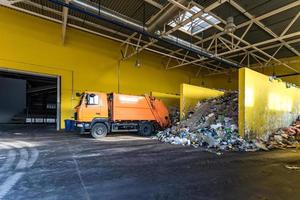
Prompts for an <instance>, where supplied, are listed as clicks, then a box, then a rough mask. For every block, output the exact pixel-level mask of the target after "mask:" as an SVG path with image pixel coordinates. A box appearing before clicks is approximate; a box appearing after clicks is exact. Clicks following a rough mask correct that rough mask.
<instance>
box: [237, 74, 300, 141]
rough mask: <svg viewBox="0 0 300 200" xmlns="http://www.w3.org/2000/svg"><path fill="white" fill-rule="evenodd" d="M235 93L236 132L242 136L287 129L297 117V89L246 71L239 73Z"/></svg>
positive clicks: (299, 95)
mask: <svg viewBox="0 0 300 200" xmlns="http://www.w3.org/2000/svg"><path fill="white" fill-rule="evenodd" d="M239 94H240V95H239V129H240V134H241V135H244V136H246V137H249V136H250V137H251V138H254V137H256V136H262V135H265V134H268V133H270V132H273V131H274V130H276V129H278V128H282V127H286V126H289V125H290V124H291V123H292V122H293V121H294V120H295V119H296V118H297V117H298V116H299V114H300V89H299V88H295V87H290V88H287V86H286V83H285V82H283V81H280V80H272V81H270V80H269V76H266V75H263V74H261V73H258V72H256V71H253V70H250V69H247V68H241V69H240V70H239Z"/></svg>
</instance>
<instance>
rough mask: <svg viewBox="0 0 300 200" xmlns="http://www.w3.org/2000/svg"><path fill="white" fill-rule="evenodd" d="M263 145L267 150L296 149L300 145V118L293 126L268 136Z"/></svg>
mask: <svg viewBox="0 0 300 200" xmlns="http://www.w3.org/2000/svg"><path fill="white" fill-rule="evenodd" d="M263 144H264V145H265V146H266V148H267V149H285V148H295V147H298V146H299V145H300V118H298V119H297V120H296V121H295V122H294V123H293V124H292V125H291V126H289V127H286V128H281V129H278V130H277V131H275V132H273V133H272V134H270V135H268V136H267V138H266V140H265V141H263Z"/></svg>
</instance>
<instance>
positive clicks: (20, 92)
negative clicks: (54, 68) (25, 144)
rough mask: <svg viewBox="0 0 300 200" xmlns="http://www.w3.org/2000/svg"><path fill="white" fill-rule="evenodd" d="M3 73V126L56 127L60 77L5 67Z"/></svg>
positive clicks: (1, 79) (0, 73) (0, 72)
mask: <svg viewBox="0 0 300 200" xmlns="http://www.w3.org/2000/svg"><path fill="white" fill-rule="evenodd" d="M0 77H1V78H0V82H1V86H2V87H1V92H0V95H1V100H2V101H1V110H2V111H3V112H2V114H1V120H0V123H1V124H2V126H5V125H8V126H9V125H11V126H14V125H24V124H26V125H29V126H35V125H44V126H45V127H48V126H52V127H54V128H55V127H56V121H57V91H58V90H57V78H50V77H44V76H37V75H33V74H28V73H27V74H26V73H25V74H24V73H23V74H22V73H16V72H12V71H4V70H3V71H0ZM57 127H59V126H58V125H57Z"/></svg>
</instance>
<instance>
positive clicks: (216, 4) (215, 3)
mask: <svg viewBox="0 0 300 200" xmlns="http://www.w3.org/2000/svg"><path fill="white" fill-rule="evenodd" d="M227 1H228V0H218V1H216V2H214V3H213V4H211V5H210V6H208V7H207V8H204V9H203V10H201V11H199V12H197V13H195V14H193V15H192V16H191V17H190V18H188V19H186V20H183V21H182V22H180V23H179V24H177V25H176V26H175V27H173V28H171V29H170V30H168V31H164V32H163V33H161V35H160V36H159V37H160V38H162V37H164V36H167V35H170V34H171V33H173V32H175V31H176V30H178V29H179V28H181V27H182V26H184V25H186V24H188V23H189V22H191V21H193V20H194V19H196V18H198V17H199V16H201V15H203V14H204V13H205V12H208V11H210V10H213V9H215V8H217V7H218V6H220V5H222V4H223V3H225V2H227ZM170 2H171V3H172V1H171V0H170ZM175 5H176V4H175ZM156 42H157V40H152V41H151V42H149V43H148V44H146V45H144V46H143V47H141V48H139V49H138V50H137V51H136V52H133V53H131V54H129V55H128V56H127V57H125V58H124V59H123V60H125V59H128V58H130V57H132V56H134V55H135V54H137V53H139V52H141V51H142V50H144V49H145V48H147V47H149V46H151V45H153V44H154V43H156Z"/></svg>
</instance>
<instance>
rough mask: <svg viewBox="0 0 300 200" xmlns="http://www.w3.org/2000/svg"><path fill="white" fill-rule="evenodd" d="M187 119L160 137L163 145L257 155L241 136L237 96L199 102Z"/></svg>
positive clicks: (248, 142)
mask: <svg viewBox="0 0 300 200" xmlns="http://www.w3.org/2000/svg"><path fill="white" fill-rule="evenodd" d="M192 113H193V114H191V115H190V116H189V117H188V119H186V120H183V121H181V122H178V123H177V125H175V126H172V127H171V128H168V129H166V130H164V131H161V132H159V133H158V134H157V136H156V138H157V139H158V140H160V141H162V142H166V143H171V144H181V145H186V146H194V147H196V148H197V147H200V146H201V147H205V148H206V149H209V150H212V149H213V150H214V151H216V152H218V151H256V150H258V149H259V147H257V145H256V144H255V142H253V141H246V140H244V139H243V138H242V137H240V136H239V134H238V126H237V123H238V93H237V92H227V93H225V94H224V95H223V96H221V97H217V98H212V99H207V100H204V101H201V102H199V103H198V104H197V105H196V107H195V108H194V110H193V112H192Z"/></svg>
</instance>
